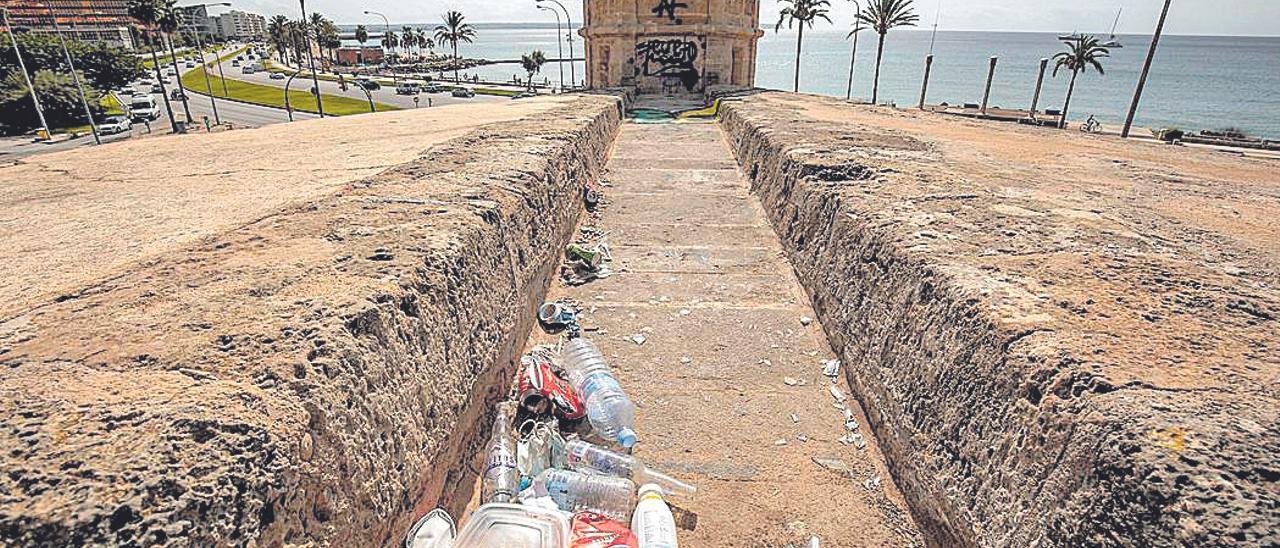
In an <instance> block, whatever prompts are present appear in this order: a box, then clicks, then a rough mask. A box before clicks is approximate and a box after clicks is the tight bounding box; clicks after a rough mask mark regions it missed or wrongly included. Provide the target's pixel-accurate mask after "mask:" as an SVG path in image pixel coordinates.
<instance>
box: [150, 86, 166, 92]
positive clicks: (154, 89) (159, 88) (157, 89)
mask: <svg viewBox="0 0 1280 548" xmlns="http://www.w3.org/2000/svg"><path fill="white" fill-rule="evenodd" d="M151 93H164V88H162V87H160V84H151Z"/></svg>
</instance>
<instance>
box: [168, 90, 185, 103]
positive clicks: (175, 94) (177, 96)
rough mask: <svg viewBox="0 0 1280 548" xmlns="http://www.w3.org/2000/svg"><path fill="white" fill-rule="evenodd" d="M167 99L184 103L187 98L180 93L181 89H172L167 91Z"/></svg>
mask: <svg viewBox="0 0 1280 548" xmlns="http://www.w3.org/2000/svg"><path fill="white" fill-rule="evenodd" d="M169 99H170V100H172V101H185V100H186V99H187V96H186V94H185V93H183V92H182V88H174V89H172V90H170V91H169Z"/></svg>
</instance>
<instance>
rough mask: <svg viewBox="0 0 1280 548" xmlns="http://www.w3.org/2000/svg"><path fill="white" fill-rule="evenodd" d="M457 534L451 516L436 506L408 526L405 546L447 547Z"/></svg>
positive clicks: (451, 543)
mask: <svg viewBox="0 0 1280 548" xmlns="http://www.w3.org/2000/svg"><path fill="white" fill-rule="evenodd" d="M457 536H458V529H457V526H456V525H454V523H453V517H451V516H449V512H447V511H446V510H445V509H444V508H436V509H434V510H432V511H430V512H427V515H425V516H422V519H420V520H418V522H417V523H415V524H413V527H410V528H409V534H408V535H406V537H405V539H404V545H405V548H449V547H450V546H453V539H454V538H455V537H457Z"/></svg>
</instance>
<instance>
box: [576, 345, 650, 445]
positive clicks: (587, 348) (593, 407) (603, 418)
mask: <svg viewBox="0 0 1280 548" xmlns="http://www.w3.org/2000/svg"><path fill="white" fill-rule="evenodd" d="M561 358H562V359H561V363H562V364H563V365H564V368H565V371H567V372H568V373H569V382H571V383H573V387H574V389H576V390H577V391H578V396H580V397H581V398H582V401H583V402H585V403H586V404H587V419H588V420H590V421H591V427H592V428H594V429H595V431H596V433H598V434H600V435H601V436H602V437H604V438H605V439H607V440H609V441H611V442H616V443H617V444H618V445H621V446H622V447H625V448H627V449H630V448H631V447H634V446H635V444H636V431H635V424H636V406H635V404H633V403H631V399H630V398H628V397H627V393H626V392H623V391H622V386H621V385H619V384H618V379H617V377H614V376H613V371H611V370H610V369H609V365H608V364H606V363H605V362H604V354H601V353H600V349H599V348H596V345H595V344H593V343H592V342H591V341H588V340H586V339H583V338H580V337H579V338H575V339H570V340H569V342H567V343H565V345H564V348H563V349H562V350H561Z"/></svg>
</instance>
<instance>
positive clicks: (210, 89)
mask: <svg viewBox="0 0 1280 548" xmlns="http://www.w3.org/2000/svg"><path fill="white" fill-rule="evenodd" d="M209 6H226V7H231V3H230V2H218V3H216V4H196V5H194V6H182V7H184V8H205V9H208V8H209ZM206 13H207V12H206ZM188 26H189V27H190V28H191V29H192V30H193V31H194V32H193V34H195V35H196V51H199V52H200V72H203V73H204V89H205V90H206V91H208V92H209V106H211V107H213V121H214V122H215V123H217V124H218V125H222V117H220V116H218V101H217V100H215V99H214V97H213V84H212V83H211V82H210V81H209V67H208V64H207V63H206V62H205V57H204V44H202V43H200V28H199V27H196V26H195V25H194V24H192V25H188ZM213 62H214V63H217V64H218V70H222V60H221V59H219V58H218V50H217V49H216V48H215V49H214V50H213ZM179 82H181V77H179ZM226 85H227V80H226V78H223V79H222V86H223V95H229V94H228V93H226Z"/></svg>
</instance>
